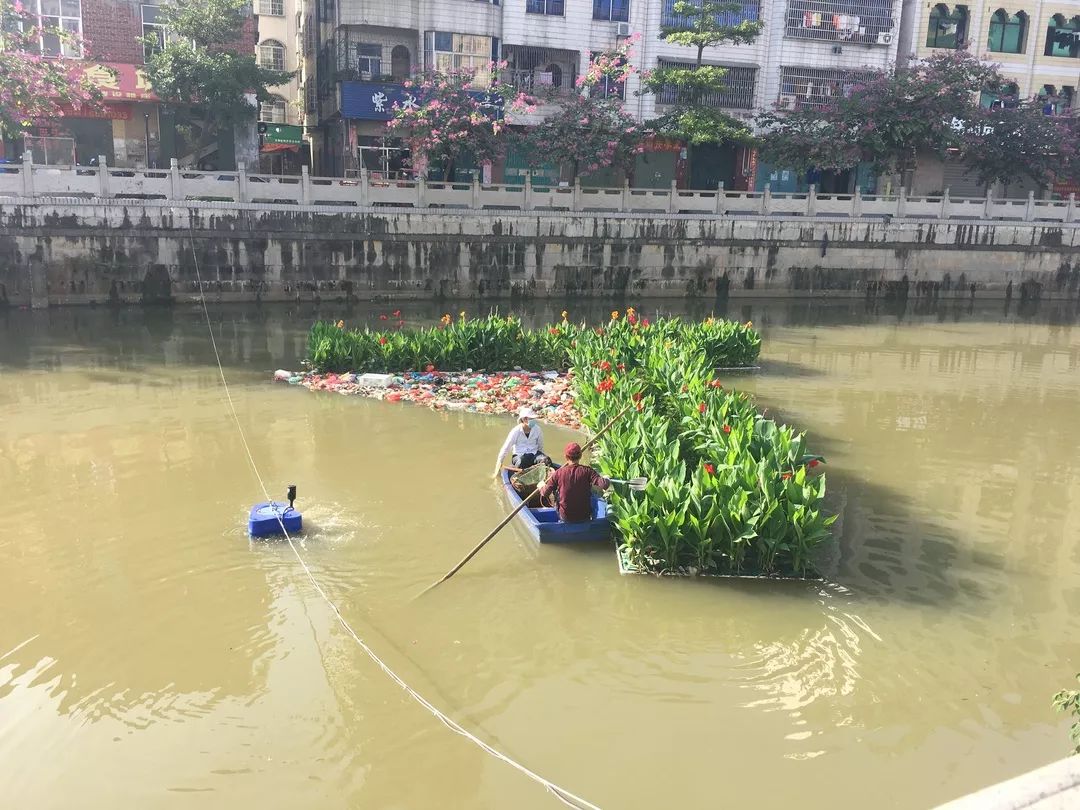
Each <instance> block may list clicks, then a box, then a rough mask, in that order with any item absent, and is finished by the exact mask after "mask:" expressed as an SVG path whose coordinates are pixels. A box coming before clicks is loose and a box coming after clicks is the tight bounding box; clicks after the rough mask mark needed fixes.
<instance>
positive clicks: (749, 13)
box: [593, 0, 761, 28]
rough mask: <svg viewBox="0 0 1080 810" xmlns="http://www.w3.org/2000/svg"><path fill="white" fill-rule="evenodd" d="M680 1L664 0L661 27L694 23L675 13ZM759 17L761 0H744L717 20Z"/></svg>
mask: <svg viewBox="0 0 1080 810" xmlns="http://www.w3.org/2000/svg"><path fill="white" fill-rule="evenodd" d="M678 1H679V0H664V5H663V7H662V8H661V10H660V27H661V28H689V27H690V26H691V25H693V23H694V20H695V18H694V17H690V16H685V15H682V14H676V13H675V4H676V3H677V2H678ZM593 2H594V3H595V2H599V0H593ZM612 2H614V0H612ZM689 2H691V3H693V4H694V5H696V6H698V7H699V8H700V7H701V0H689ZM594 8H595V6H594ZM594 16H595V15H594ZM759 19H761V2H760V0H744V2H743V4H742V8H740V9H739V10H738V11H724V12H721V13H720V14H717V15H716V22H717V23H718V24H720V25H738V24H739V23H744V22H757V21H758V20H759Z"/></svg>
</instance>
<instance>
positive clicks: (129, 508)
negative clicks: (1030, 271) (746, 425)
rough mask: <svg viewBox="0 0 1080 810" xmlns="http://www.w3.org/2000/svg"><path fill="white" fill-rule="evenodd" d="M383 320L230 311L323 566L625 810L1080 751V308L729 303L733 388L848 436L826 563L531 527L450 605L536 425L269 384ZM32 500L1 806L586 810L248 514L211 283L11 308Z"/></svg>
mask: <svg viewBox="0 0 1080 810" xmlns="http://www.w3.org/2000/svg"><path fill="white" fill-rule="evenodd" d="M468 306H471V308H475V306H476V305H475V304H472V305H468ZM656 306H657V305H656V304H649V303H647V302H646V303H643V304H642V305H641V306H640V307H639V309H641V310H642V311H646V312H650V313H651V312H652V310H653V309H655V308H656ZM660 306H661V308H664V309H666V310H667V311H671V308H672V306H673V305H672V304H671V303H670V302H669V303H666V304H661V305H660ZM674 306H679V305H678V304H676V305H674ZM402 308H403V309H404V310H405V317H406V318H408V319H409V320H410V321H411V322H414V323H421V322H422V323H429V322H432V321H434V320H436V319H437V318H438V317H439V315H441V314H442V309H440V308H437V307H436V306H435V305H428V304H423V305H413V306H412V307H411V308H410V307H409V306H404V307H402ZM457 309H458V305H454V307H453V311H455V312H456V311H457ZM559 309H562V305H556V306H552V307H550V308H545V307H540V308H538V309H536V310H529V309H526V310H525V314H526V315H527V317H531V318H534V319H535V320H536V321H537V322H542V321H544V320H545V319H546V318H550V317H551V316H552V315H553V313H554V312H555V311H557V310H559ZM609 309H610V305H598V306H597V307H596V308H595V313H594V315H595V317H596V318H603V317H605V313H606V312H607V311H608V310H609ZM571 310H572V311H573V307H571ZM379 311H380V310H379V309H378V308H371V307H367V308H361V309H355V310H351V311H350V310H346V309H345V308H344V307H326V306H324V307H323V309H322V310H321V311H320V312H318V313H316V311H315V310H313V309H306V308H302V307H269V308H262V309H256V308H221V307H212V317H213V319H214V322H215V328H216V330H217V332H218V337H219V342H220V345H221V349H222V355H223V361H224V366H225V373H226V375H227V376H228V378H229V381H230V384H231V386H232V392H233V397H234V399H235V401H236V407H237V410H238V411H239V414H240V420H241V422H242V424H243V426H244V429H245V431H246V432H247V436H248V438H249V440H250V442H251V449H252V452H253V454H254V456H255V459H256V461H257V462H258V464H259V467H260V469H261V471H262V474H263V476H264V477H265V478H266V480H267V482H268V485H269V486H270V487H271V489H272V492H273V494H274V495H279V494H283V492H284V487H285V485H286V484H287V483H290V482H295V483H296V484H298V486H299V489H300V501H299V504H298V505H299V506H301V507H302V508H303V509H304V518H305V523H306V524H307V526H308V530H307V531H306V532H305V534H304V536H303V541H302V544H301V553H302V554H303V555H304V558H305V559H306V561H307V562H308V564H309V565H310V566H311V568H312V570H313V572H314V573H315V575H316V577H317V578H318V579H319V580H320V582H321V583H322V584H323V586H324V588H325V589H326V591H327V593H328V594H329V595H330V596H331V597H332V598H333V599H334V600H335V601H336V602H337V604H338V605H339V607H340V609H341V611H342V613H343V614H344V616H345V617H346V618H347V619H348V621H349V622H350V623H352V624H353V626H354V627H355V628H356V629H357V631H358V632H359V633H360V635H361V636H362V637H363V638H364V639H365V640H366V641H367V642H368V643H369V644H371V646H372V647H373V648H374V649H375V650H376V651H377V652H378V653H379V654H380V655H381V656H383V657H384V658H385V659H386V661H387V662H388V663H389V664H390V665H391V666H392V667H394V668H395V669H396V670H397V671H398V672H399V673H400V674H401V675H402V676H403V677H404V678H405V679H406V680H407V681H409V682H410V683H411V684H412V685H414V686H415V687H416V688H417V689H418V690H419V691H421V692H422V693H423V694H424V695H426V696H427V697H428V698H430V699H431V700H432V701H433V702H435V703H436V704H438V705H439V706H440V707H442V708H444V709H445V710H446V711H447V712H448V713H449V714H450V715H452V716H453V717H454V718H456V719H457V720H459V721H460V722H462V724H464V725H465V726H466V727H468V728H469V729H471V730H473V731H475V732H476V733H478V734H479V735H480V736H482V737H484V738H485V739H487V740H490V741H491V742H492V743H493V744H495V745H496V746H497V747H499V748H500V749H501V750H504V751H506V752H507V753H508V754H510V755H512V756H513V757H515V758H516V759H518V760H520V761H521V762H522V763H524V764H525V765H527V766H529V767H530V768H532V769H534V770H536V771H538V772H540V773H542V774H543V775H544V776H546V777H548V778H550V779H552V780H553V781H555V782H558V783H560V784H562V785H564V786H566V787H567V788H569V789H571V790H573V791H574V792H576V793H578V794H580V795H582V796H584V797H585V798H587V799H589V800H590V801H592V802H594V803H595V804H597V805H599V806H601V807H603V808H605V809H608V808H657V807H663V808H668V807H672V808H676V807H677V808H716V807H731V808H743V807H762V808H791V807H798V808H801V810H814V808H830V809H831V810H834V809H835V808H863V807H867V806H874V807H879V808H880V807H888V808H925V807H930V806H933V805H934V804H935V803H937V802H940V801H944V800H947V799H949V798H953V797H955V796H958V795H960V794H962V793H964V792H967V791H970V790H972V789H975V788H977V787H980V786H983V785H985V784H988V783H990V782H993V781H997V780H999V779H1002V778H1006V777H1008V776H1011V775H1015V774H1018V773H1020V772H1022V771H1024V770H1027V769H1029V768H1032V767H1035V766H1037V765H1040V764H1043V763H1046V762H1049V761H1051V760H1053V759H1055V758H1058V757H1060V756H1063V755H1065V754H1066V753H1067V750H1068V741H1067V736H1066V725H1067V724H1066V723H1065V721H1064V720H1063V718H1061V717H1060V716H1057V715H1055V714H1054V713H1053V712H1052V711H1051V708H1050V698H1051V695H1052V694H1053V693H1054V692H1055V691H1056V690H1057V689H1060V688H1063V687H1066V686H1068V685H1070V683H1071V682H1072V678H1073V675H1074V673H1075V672H1076V671H1077V670H1080V618H1078V616H1080V452H1078V451H1080V320H1078V318H1077V312H1076V309H1075V308H1071V307H1064V306H1058V307H1055V308H1053V309H1046V308H1044V309H1043V310H1041V311H1035V312H1028V313H1022V314H1021V313H1017V312H1016V311H1015V309H1014V310H1013V311H1011V312H1005V311H1003V307H1002V306H1000V305H994V306H993V307H992V308H985V309H984V308H981V307H976V308H974V309H970V308H969V307H968V305H967V303H966V302H964V303H962V304H959V305H955V306H954V305H952V304H942V305H941V307H940V308H938V309H934V310H932V311H923V312H919V311H915V309H913V308H909V309H907V310H906V311H904V312H902V313H898V312H895V311H890V310H888V309H878V310H875V311H867V309H866V307H865V305H864V304H863V303H862V302H859V303H857V304H847V303H845V304H808V303H798V304H796V303H790V302H764V303H762V302H753V303H746V304H743V303H738V304H733V305H732V306H731V307H730V311H729V312H728V314H729V315H731V316H732V317H739V318H740V319H746V318H752V319H753V321H754V322H755V324H756V325H757V326H759V327H760V328H761V329H762V331H763V334H764V351H763V355H762V369H761V371H759V372H757V373H751V374H742V375H738V376H731V377H729V378H728V380H727V382H728V384H729V385H730V386H734V387H740V388H743V389H745V390H747V391H749V392H751V393H752V394H753V395H755V396H756V397H757V399H758V401H759V402H760V403H761V405H762V406H763V407H767V408H768V409H769V411H770V413H772V414H779V416H780V417H781V418H782V419H784V420H787V421H790V422H793V423H795V424H797V425H799V426H801V427H802V428H804V429H806V430H807V431H808V432H809V435H810V437H811V447H812V448H813V449H815V450H817V451H819V452H822V453H823V454H824V455H825V456H826V457H827V458H828V466H827V474H828V484H829V499H828V500H829V506H830V508H831V509H833V510H834V511H835V512H837V513H839V515H840V519H839V521H838V523H837V526H836V529H837V531H836V535H837V540H836V543H835V544H834V545H833V546H832V547H831V548H830V550H829V552H828V554H827V555H826V568H827V574H828V579H827V581H826V582H825V583H824V584H806V583H775V582H762V581H744V582H730V581H710V582H704V581H670V580H663V581H661V580H657V579H651V578H644V577H641V578H637V577H623V576H620V575H619V573H618V570H617V567H616V561H615V557H614V554H613V552H612V551H611V550H610V549H608V548H559V547H546V546H545V547H538V546H536V545H534V544H533V541H532V540H530V539H529V538H528V537H527V536H526V535H524V534H523V533H521V532H520V531H519V530H517V529H516V528H513V527H511V528H510V529H508V530H507V531H505V532H504V533H503V534H502V535H500V536H499V537H498V538H497V539H496V540H495V541H493V542H492V543H491V544H490V545H489V546H488V547H487V548H485V549H484V550H483V551H482V552H481V554H480V555H479V556H478V557H477V558H476V559H475V560H474V561H473V562H472V563H471V564H470V565H469V566H467V567H466V568H465V569H464V570H463V571H462V572H461V573H460V574H458V576H457V577H455V578H454V579H453V580H451V581H450V582H448V583H446V584H445V585H443V586H442V587H440V588H439V589H437V590H436V591H434V592H432V593H431V594H429V595H428V596H426V597H424V598H423V599H420V600H416V601H413V600H412V597H413V596H414V595H415V594H416V593H417V591H419V590H421V589H422V588H423V587H424V586H425V585H427V584H428V583H429V582H431V581H432V580H433V579H435V578H437V577H438V576H439V575H440V574H442V573H443V572H444V571H445V570H446V569H447V568H449V567H450V566H451V565H452V564H453V563H454V562H456V561H457V560H458V559H459V558H460V557H461V556H462V555H463V554H464V553H465V551H467V550H468V549H469V548H470V547H471V546H472V545H473V544H475V543H476V542H477V541H478V540H479V539H480V538H481V537H482V536H483V535H484V534H486V533H487V531H488V530H489V529H490V528H492V527H493V526H494V525H495V524H496V523H497V522H498V521H499V520H500V519H501V518H502V517H503V516H504V515H505V513H506V508H505V506H504V505H503V502H502V500H501V493H500V492H499V491H498V490H496V489H495V488H494V486H493V485H492V483H491V482H490V480H489V479H488V478H487V477H486V476H487V474H488V473H489V471H490V469H491V465H492V459H493V457H494V454H495V451H496V449H497V448H498V446H499V444H500V443H501V440H502V438H503V437H504V436H505V433H506V431H507V429H508V428H509V426H510V420H509V418H508V417H491V416H482V415H476V414H468V413H436V412H433V411H429V410H426V409H423V408H420V407H415V406H411V405H401V404H397V405H394V404H389V403H382V402H377V401H371V400H363V399H359V398H351V397H343V396H338V395H334V394H312V393H309V392H307V391H305V390H303V389H300V388H291V387H289V386H286V385H281V384H274V383H272V382H271V381H270V377H271V374H272V373H273V371H274V369H275V368H280V367H284V368H296V367H297V366H298V364H299V361H300V359H301V358H302V357H303V356H304V354H305V348H306V329H307V326H308V324H309V323H310V322H311V320H312V319H313V318H314V317H315V316H316V314H319V315H321V316H322V317H332V318H335V319H336V318H338V317H344V318H346V319H347V320H349V322H350V323H363V322H370V323H372V324H377V323H378V313H379ZM573 314H574V315H580V314H589V313H580V312H579V313H573ZM695 314H699V313H695ZM546 432H547V433H548V435H549V438H548V441H549V443H551V444H552V446H556V447H558V446H561V444H562V443H563V442H565V441H567V440H569V438H570V437H571V436H572V435H573V434H571V433H570V432H569V431H566V430H565V429H561V428H557V427H551V428H549V429H548V430H547V431H546ZM0 495H2V504H3V506H2V513H3V518H4V524H5V526H4V529H5V530H4V531H3V533H2V534H0V763H2V765H0V807H12V808H14V807H22V808H34V809H35V810H45V809H47V808H73V807H79V808H91V809H93V810H97V809H98V808H102V809H103V808H109V809H110V810H112V809H113V808H120V807H131V808H135V807H138V808H196V807H197V808H239V807H259V808H264V809H265V808H299V807H313V808H314V807H318V808H360V807H364V808H526V809H528V808H551V807H560V806H561V805H560V804H559V803H558V802H557V801H556V800H555V799H554V798H552V797H551V796H550V795H549V794H547V793H546V792H545V791H544V790H543V789H542V788H541V787H539V786H537V785H536V784H534V783H533V782H531V781H529V780H528V779H526V778H525V777H523V776H522V775H521V774H519V773H517V772H515V771H514V770H512V769H511V768H509V767H507V766H506V765H505V764H503V763H501V762H499V761H497V760H495V759H493V758H491V757H489V756H488V755H486V754H485V753H483V752H482V751H480V750H478V749H477V748H475V747H473V746H472V745H471V744H469V743H468V742H467V741H465V740H464V739H462V738H461V737H459V736H457V735H455V734H454V733H452V732H451V731H449V730H448V729H447V728H445V727H444V726H443V725H441V724H440V723H439V722H438V721H436V720H435V719H434V718H433V717H431V716H430V715H429V714H427V713H426V712H425V711H424V710H423V709H422V708H420V707H419V706H418V705H417V704H415V703H413V702H412V701H411V700H410V699H409V698H408V697H407V696H406V695H405V694H404V693H403V692H402V691H401V690H400V689H399V687H398V686H397V685H395V684H394V683H393V682H392V681H390V680H389V679H388V678H387V676H386V675H385V674H384V673H383V672H381V671H380V670H379V669H378V668H377V667H376V666H375V665H374V664H373V663H372V662H371V661H370V660H369V659H368V658H367V657H366V656H365V655H364V654H363V652H362V651H361V650H360V649H359V648H358V647H357V645H356V644H355V642H354V641H353V640H352V639H351V638H350V637H349V636H348V635H346V633H345V632H344V631H343V630H342V629H341V627H340V626H339V625H338V624H337V623H336V621H335V619H334V617H333V614H332V613H331V612H330V610H329V609H328V608H327V606H326V604H325V603H324V602H323V601H322V600H321V599H320V598H319V596H318V595H317V593H316V592H315V591H314V590H313V588H312V587H311V585H310V583H309V582H308V581H307V580H306V579H305V578H304V575H303V572H302V570H301V569H300V567H299V565H298V563H297V561H296V559H295V558H294V557H293V555H292V553H291V552H290V551H289V548H288V546H287V545H283V544H281V543H266V542H255V543H253V542H249V540H248V537H247V534H246V529H245V523H244V521H245V517H246V509H247V508H248V507H249V506H250V505H251V504H252V503H254V502H256V501H258V500H262V498H261V493H260V491H259V489H258V484H257V482H256V480H255V478H254V477H253V475H252V473H251V471H250V468H249V467H248V464H247V461H246V458H245V455H244V450H243V447H242V445H241V442H240V439H239V436H238V433H237V430H236V428H235V425H234V424H233V423H232V421H231V419H230V417H229V415H228V411H227V409H226V405H225V402H224V399H223V395H222V388H221V384H220V381H219V378H218V372H217V367H216V365H215V364H214V361H213V355H212V353H211V350H210V345H209V341H208V337H207V331H206V325H205V323H204V322H203V321H202V315H201V312H199V311H198V310H195V309H175V310H172V311H169V310H150V311H145V312H144V311H140V310H130V311H121V312H110V311H106V310H52V311H48V312H34V313H31V312H10V311H9V312H0Z"/></svg>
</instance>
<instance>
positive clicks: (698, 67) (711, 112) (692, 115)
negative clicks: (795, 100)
mask: <svg viewBox="0 0 1080 810" xmlns="http://www.w3.org/2000/svg"><path fill="white" fill-rule="evenodd" d="M749 7H751V6H749V4H744V3H743V2H740V0H676V2H675V4H674V5H673V7H672V11H673V12H674V17H673V19H674V21H675V24H674V25H669V26H665V27H664V28H662V29H661V31H660V39H662V40H664V41H665V42H670V43H672V44H674V45H685V46H688V47H691V48H694V49H696V51H697V54H696V58H695V60H694V64H693V66H692V67H678V66H674V65H671V66H661V67H658V68H656V69H655V70H653V71H651V72H649V73H648V74H647V75H646V76H645V78H644V86H645V89H646V90H647V91H649V92H651V93H656V94H660V93H666V94H670V95H671V96H672V97H673V99H672V100H673V102H674V103H673V104H672V105H671V110H670V111H669V112H668V113H666V114H665V115H662V116H660V117H659V118H658V119H656V120H655V121H653V122H652V125H653V126H654V127H655V128H656V130H657V131H658V132H660V133H661V134H664V135H671V136H674V137H676V138H681V139H683V140H686V141H689V142H690V143H692V144H705V143H725V142H730V141H742V142H748V141H750V140H751V139H752V134H751V131H750V128H749V127H747V125H746V124H745V123H743V122H742V121H740V120H739V119H737V118H733V117H732V116H730V115H728V114H727V113H724V112H722V111H720V110H719V109H717V108H716V106H715V104H714V103H712V102H710V100H709V97H710V96H714V97H715V96H717V95H719V94H720V93H722V92H724V90H725V89H726V86H725V84H724V77H725V76H726V75H727V70H726V69H725V68H722V67H717V66H715V65H705V64H704V63H703V60H704V55H705V49H706V48H715V47H717V46H720V45H724V44H731V45H744V44H750V43H752V42H753V41H754V40H756V39H757V38H758V36H760V34H761V31H762V28H763V27H764V25H763V24H762V22H761V21H760V20H752V19H747V15H746V8H749Z"/></svg>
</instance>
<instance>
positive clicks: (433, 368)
mask: <svg viewBox="0 0 1080 810" xmlns="http://www.w3.org/2000/svg"><path fill="white" fill-rule="evenodd" d="M434 370H435V364H434V363H428V364H427V368H426V369H425V371H434Z"/></svg>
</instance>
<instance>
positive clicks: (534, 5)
mask: <svg viewBox="0 0 1080 810" xmlns="http://www.w3.org/2000/svg"><path fill="white" fill-rule="evenodd" d="M525 13H526V14H546V15H547V16H549V17H561V16H562V15H563V0H525Z"/></svg>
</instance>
